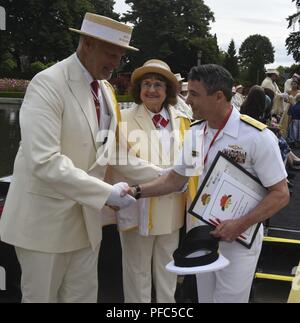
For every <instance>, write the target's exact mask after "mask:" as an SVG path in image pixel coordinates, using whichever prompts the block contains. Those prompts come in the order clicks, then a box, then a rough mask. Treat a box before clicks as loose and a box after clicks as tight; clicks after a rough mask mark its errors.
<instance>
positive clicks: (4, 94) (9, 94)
mask: <svg viewBox="0 0 300 323" xmlns="http://www.w3.org/2000/svg"><path fill="white" fill-rule="evenodd" d="M24 96H25V92H0V98H12V99H13V98H18V99H19V98H21V99H22V98H24Z"/></svg>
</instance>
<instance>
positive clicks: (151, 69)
mask: <svg viewBox="0 0 300 323" xmlns="http://www.w3.org/2000/svg"><path fill="white" fill-rule="evenodd" d="M152 73H155V74H160V75H162V76H164V77H165V78H166V79H167V80H168V81H170V82H171V83H172V84H173V85H174V86H175V87H177V86H178V81H177V78H176V77H175V75H174V74H173V73H172V72H169V71H168V70H166V69H163V68H160V67H156V66H142V67H139V68H137V69H136V70H134V72H133V73H132V74H131V82H132V83H134V82H136V81H137V80H139V79H140V78H141V77H142V76H143V75H145V74H152Z"/></svg>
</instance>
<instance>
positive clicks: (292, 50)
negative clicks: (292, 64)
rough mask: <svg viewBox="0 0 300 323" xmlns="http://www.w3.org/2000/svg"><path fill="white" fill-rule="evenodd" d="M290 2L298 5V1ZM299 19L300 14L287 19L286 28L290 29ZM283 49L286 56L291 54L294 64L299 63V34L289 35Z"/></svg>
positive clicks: (299, 0)
mask: <svg viewBox="0 0 300 323" xmlns="http://www.w3.org/2000/svg"><path fill="white" fill-rule="evenodd" d="M292 2H295V3H296V4H297V5H300V0H292ZM299 19H300V12H297V13H295V14H293V15H291V16H289V17H288V18H287V21H288V28H290V27H291V26H292V25H293V23H295V22H296V21H297V20H298V22H299ZM285 47H286V49H287V51H288V54H292V55H293V58H294V60H295V61H296V62H300V51H299V48H300V32H299V31H297V32H292V33H290V35H289V37H288V38H287V39H286V41H285Z"/></svg>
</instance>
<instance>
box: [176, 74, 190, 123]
mask: <svg viewBox="0 0 300 323" xmlns="http://www.w3.org/2000/svg"><path fill="white" fill-rule="evenodd" d="M175 77H176V79H177V81H178V84H179V85H178V86H177V103H176V104H175V109H177V110H178V111H179V112H181V113H182V114H183V115H185V116H186V117H187V118H189V119H190V120H192V119H193V112H192V109H191V107H190V106H189V105H188V104H186V98H185V97H184V96H183V95H182V94H181V91H182V85H183V80H184V78H183V77H182V76H181V74H180V73H177V74H175Z"/></svg>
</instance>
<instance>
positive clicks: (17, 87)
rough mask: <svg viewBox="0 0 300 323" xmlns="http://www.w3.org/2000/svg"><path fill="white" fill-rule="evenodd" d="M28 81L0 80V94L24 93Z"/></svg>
mask: <svg viewBox="0 0 300 323" xmlns="http://www.w3.org/2000/svg"><path fill="white" fill-rule="evenodd" d="M29 82H30V81H28V80H15V79H6V78H5V79H0V92H25V91H26V89H27V86H28V84H29Z"/></svg>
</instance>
